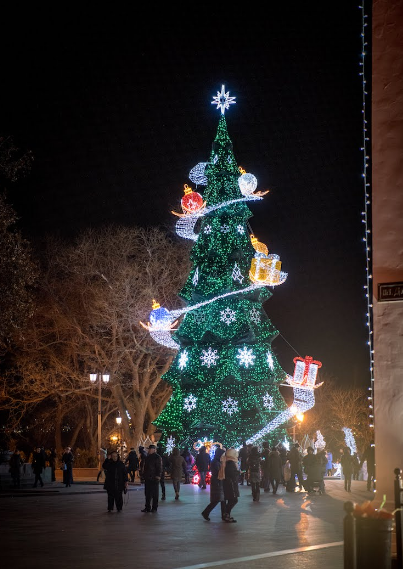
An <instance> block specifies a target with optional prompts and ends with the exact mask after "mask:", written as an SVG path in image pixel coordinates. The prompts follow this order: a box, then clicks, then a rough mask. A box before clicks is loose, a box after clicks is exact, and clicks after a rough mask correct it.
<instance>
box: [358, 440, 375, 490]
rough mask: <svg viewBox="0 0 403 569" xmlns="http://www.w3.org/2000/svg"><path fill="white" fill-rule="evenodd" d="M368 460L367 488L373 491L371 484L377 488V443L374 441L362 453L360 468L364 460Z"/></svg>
mask: <svg viewBox="0 0 403 569" xmlns="http://www.w3.org/2000/svg"><path fill="white" fill-rule="evenodd" d="M365 461H367V473H368V478H367V490H368V491H369V492H370V491H371V486H372V488H373V489H374V490H375V445H374V441H371V442H370V443H369V446H368V447H367V448H366V449H365V451H364V454H363V455H362V458H361V462H360V468H362V465H363V464H364V462H365Z"/></svg>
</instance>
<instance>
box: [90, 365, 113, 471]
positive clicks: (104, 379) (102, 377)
mask: <svg viewBox="0 0 403 569" xmlns="http://www.w3.org/2000/svg"><path fill="white" fill-rule="evenodd" d="M97 380H98V453H97V455H98V471H100V470H101V468H102V464H101V462H102V461H101V445H102V421H101V419H102V416H101V389H102V383H105V384H107V383H109V374H107V373H90V382H91V383H92V384H93V385H95V384H96V382H97Z"/></svg>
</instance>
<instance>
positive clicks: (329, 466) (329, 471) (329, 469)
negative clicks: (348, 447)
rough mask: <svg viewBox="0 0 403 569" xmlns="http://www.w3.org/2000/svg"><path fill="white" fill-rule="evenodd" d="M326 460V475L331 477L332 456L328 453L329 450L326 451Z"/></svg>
mask: <svg viewBox="0 0 403 569" xmlns="http://www.w3.org/2000/svg"><path fill="white" fill-rule="evenodd" d="M326 458H327V462H326V474H327V475H328V476H332V474H333V454H332V453H331V452H330V450H329V451H327V453H326Z"/></svg>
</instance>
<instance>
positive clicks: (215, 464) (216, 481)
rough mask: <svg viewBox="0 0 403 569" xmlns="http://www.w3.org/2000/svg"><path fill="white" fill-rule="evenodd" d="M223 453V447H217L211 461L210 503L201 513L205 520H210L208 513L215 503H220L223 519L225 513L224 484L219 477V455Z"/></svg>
mask: <svg viewBox="0 0 403 569" xmlns="http://www.w3.org/2000/svg"><path fill="white" fill-rule="evenodd" d="M224 454H225V450H224V449H223V448H220V447H218V448H217V449H216V451H215V454H214V458H213V460H212V461H211V465H210V472H211V478H210V503H209V505H208V506H207V507H206V508H204V510H203V511H202V513H201V515H202V516H203V518H204V519H205V520H206V521H208V522H209V521H210V518H209V515H210V512H212V510H214V508H215V507H216V506H217V504H221V518H222V519H223V520H225V515H226V508H225V500H224V485H223V480H222V479H220V478H219V476H218V475H219V472H220V467H221V457H222V456H223V455H224Z"/></svg>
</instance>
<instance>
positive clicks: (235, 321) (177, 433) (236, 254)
mask: <svg viewBox="0 0 403 569" xmlns="http://www.w3.org/2000/svg"><path fill="white" fill-rule="evenodd" d="M213 103H214V104H217V108H219V109H221V116H220V120H219V124H218V129H217V134H216V137H215V140H214V143H213V147H212V151H211V154H210V158H209V161H208V162H203V163H200V164H198V165H197V166H196V167H195V168H193V169H192V170H191V172H190V174H189V178H190V180H191V181H192V182H193V184H195V185H196V189H195V190H192V188H191V187H189V186H188V185H187V184H186V185H185V192H184V196H183V197H182V202H181V205H182V210H183V213H181V214H176V215H178V217H179V219H178V222H177V224H176V229H177V233H178V234H179V235H180V236H182V237H184V238H186V239H191V240H193V241H194V245H193V248H192V251H191V255H190V259H191V262H192V268H191V271H190V274H189V277H188V279H187V281H186V283H185V285H184V287H183V288H182V290H181V291H180V292H179V296H180V297H181V298H182V299H183V300H184V301H185V303H186V306H185V307H184V308H183V309H179V310H174V311H172V312H169V311H168V310H166V309H165V308H161V307H160V306H159V305H158V304H157V303H154V305H153V308H154V310H153V311H152V313H151V314H150V323H149V330H150V333H151V335H152V336H153V338H154V339H155V340H156V341H157V342H160V343H161V344H164V345H166V346H169V347H171V348H174V349H177V350H178V352H177V355H176V357H175V359H174V361H173V363H172V365H171V367H170V369H169V371H168V372H167V373H166V374H165V375H164V376H163V380H164V381H166V382H167V383H168V384H169V385H171V386H172V390H173V392H172V397H171V398H170V400H169V402H168V403H167V405H166V407H165V409H164V410H163V411H162V413H161V414H160V415H159V417H158V418H157V419H156V420H155V421H154V424H155V425H156V426H157V427H158V429H160V430H161V431H162V437H161V440H162V441H169V444H170V445H172V444H173V441H175V444H179V445H187V446H189V447H192V446H193V444H194V443H195V442H197V441H198V440H199V441H200V440H207V441H217V442H220V443H222V444H224V445H225V446H226V447H228V446H230V445H231V446H240V445H241V444H242V441H243V440H246V441H248V442H249V441H250V442H252V441H253V442H254V441H259V442H262V441H263V440H269V441H271V442H275V443H277V442H278V441H280V440H283V439H284V437H285V430H284V428H283V427H282V424H284V423H285V422H286V420H288V419H289V418H290V416H291V415H292V414H293V413H292V412H287V411H286V410H287V409H288V408H287V406H286V404H285V401H284V399H283V397H282V395H281V393H280V391H279V387H278V386H279V384H280V383H282V382H283V381H284V380H285V379H286V378H287V376H286V373H285V372H284V371H283V370H282V369H281V367H280V365H279V362H278V361H277V358H276V355H275V352H274V351H273V349H272V346H271V344H272V342H273V340H274V339H275V338H276V336H277V335H278V331H277V330H276V328H275V327H274V326H273V324H272V323H271V322H270V320H269V318H268V317H267V314H266V312H265V311H264V309H263V303H264V302H266V301H267V300H268V299H269V298H270V297H271V295H272V293H271V292H270V291H269V290H268V287H269V286H270V287H274V286H276V285H279V284H281V283H282V282H284V281H285V279H286V277H287V275H286V273H283V272H281V262H280V259H279V257H278V256H277V255H273V254H269V251H268V249H267V247H266V245H264V244H263V243H260V242H259V241H258V240H257V239H256V238H255V237H254V236H253V235H252V234H251V230H250V225H249V223H248V220H249V218H250V217H251V216H252V213H251V211H250V209H249V208H248V206H247V205H246V204H247V202H256V201H259V200H262V199H263V195H264V194H265V193H267V192H256V188H257V180H256V178H255V177H254V176H253V175H252V174H247V173H245V171H243V170H242V169H240V168H239V167H238V165H237V163H236V160H235V156H234V153H233V149H232V142H231V140H230V138H229V135H228V131H227V124H226V120H225V114H224V113H225V110H226V109H228V108H229V106H230V104H232V103H234V98H233V97H229V93H226V92H225V89H224V86H223V87H222V90H221V92H218V93H217V97H214V100H213ZM199 186H205V190H204V192H202V194H203V195H201V193H200V192H201V190H200V189H199ZM196 228H197V229H196ZM179 318H182V320H181V322H180V324H179V326H178V327H176V326H177V322H178V321H179ZM300 391H302V390H300ZM311 391H312V389H311ZM304 393H305V392H304ZM277 418H278V421H277Z"/></svg>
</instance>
